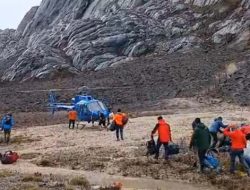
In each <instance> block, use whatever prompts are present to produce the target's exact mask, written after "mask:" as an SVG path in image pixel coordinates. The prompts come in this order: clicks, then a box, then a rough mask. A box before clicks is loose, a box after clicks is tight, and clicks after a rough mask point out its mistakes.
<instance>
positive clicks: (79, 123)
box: [76, 121, 86, 130]
mask: <svg viewBox="0 0 250 190" xmlns="http://www.w3.org/2000/svg"><path fill="white" fill-rule="evenodd" d="M80 125H81V126H82V127H81V128H80V130H82V129H83V128H85V127H86V124H85V123H83V122H81V121H79V122H77V123H76V128H77V129H79V126H80Z"/></svg>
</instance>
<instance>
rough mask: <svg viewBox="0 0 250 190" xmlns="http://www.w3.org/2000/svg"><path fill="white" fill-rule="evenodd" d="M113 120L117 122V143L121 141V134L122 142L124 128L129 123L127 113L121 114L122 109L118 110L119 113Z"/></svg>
mask: <svg viewBox="0 0 250 190" xmlns="http://www.w3.org/2000/svg"><path fill="white" fill-rule="evenodd" d="M113 120H114V122H115V127H116V138H117V141H119V140H120V137H119V134H120V136H121V140H123V129H124V126H125V125H126V123H127V116H126V114H125V113H122V112H121V109H118V110H117V113H116V114H115V115H114V118H113Z"/></svg>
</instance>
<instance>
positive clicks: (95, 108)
mask: <svg viewBox="0 0 250 190" xmlns="http://www.w3.org/2000/svg"><path fill="white" fill-rule="evenodd" d="M88 108H89V111H91V112H98V111H101V110H103V109H102V108H101V107H100V105H99V104H98V102H91V103H90V104H88Z"/></svg>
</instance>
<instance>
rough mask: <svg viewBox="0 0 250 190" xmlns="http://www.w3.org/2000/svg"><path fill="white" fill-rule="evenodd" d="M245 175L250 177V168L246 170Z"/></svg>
mask: <svg viewBox="0 0 250 190" xmlns="http://www.w3.org/2000/svg"><path fill="white" fill-rule="evenodd" d="M247 176H248V177H250V169H249V170H248V171H247Z"/></svg>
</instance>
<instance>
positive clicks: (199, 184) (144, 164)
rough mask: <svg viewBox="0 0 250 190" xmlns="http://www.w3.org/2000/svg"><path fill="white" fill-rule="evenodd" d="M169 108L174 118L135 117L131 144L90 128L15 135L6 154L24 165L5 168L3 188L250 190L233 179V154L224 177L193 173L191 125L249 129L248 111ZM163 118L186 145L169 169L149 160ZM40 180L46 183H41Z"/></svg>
mask: <svg viewBox="0 0 250 190" xmlns="http://www.w3.org/2000/svg"><path fill="white" fill-rule="evenodd" d="M163 104H164V103H163V102H162V104H161V105H163ZM165 106H167V107H168V108H169V109H171V108H172V109H171V111H172V113H168V112H167V111H168V110H160V109H159V110H158V111H155V112H152V111H151V112H150V111H148V112H143V113H140V114H141V115H140V117H136V116H137V115H136V113H133V114H134V118H132V119H131V120H130V121H129V123H128V125H127V126H126V129H125V140H124V141H120V142H117V141H116V140H115V134H114V133H113V132H110V131H107V130H106V129H99V128H98V127H97V126H96V127H91V126H90V125H87V127H85V128H83V129H75V130H69V129H68V127H67V124H66V123H65V124H59V125H52V126H40V127H39V126H38V127H29V128H17V129H15V130H14V131H13V137H12V142H11V144H10V145H8V146H6V145H5V144H3V143H1V146H0V148H1V152H3V151H4V150H9V149H11V150H15V151H17V152H18V153H19V154H20V155H21V159H20V160H19V161H18V162H17V163H15V164H13V165H10V166H4V165H1V166H0V169H1V171H8V172H10V173H11V174H9V176H8V175H7V176H4V175H3V177H2V178H3V180H1V182H0V183H1V184H2V185H4V187H5V189H11V190H12V189H13V187H14V186H15V187H19V186H20V184H21V185H27V184H28V185H33V186H35V187H33V189H60V188H61V189H67V188H68V187H69V186H70V188H71V189H81V188H82V189H84V188H85V187H83V186H81V187H79V186H74V185H70V180H72V178H75V177H79V176H81V177H83V176H85V177H86V178H87V179H88V181H89V183H90V184H91V185H103V186H106V185H109V184H112V183H113V182H115V181H121V182H122V183H123V184H124V189H181V188H184V187H185V188H186V189H204V190H205V189H218V188H220V189H249V187H250V183H249V178H248V177H247V176H246V175H245V173H244V172H243V171H240V172H238V173H237V174H236V175H235V176H232V175H230V174H229V172H228V170H229V156H228V154H225V153H221V154H220V158H221V161H222V164H223V172H222V173H221V175H216V173H215V172H213V171H207V172H206V174H202V175H201V174H199V173H198V172H197V168H194V167H193V162H194V160H195V156H194V154H193V153H191V152H190V151H189V150H188V143H189V140H190V136H191V133H192V130H191V123H192V121H193V119H194V118H195V117H201V118H202V120H203V121H204V123H205V124H207V125H209V124H210V123H211V121H212V120H213V118H214V117H216V116H219V115H222V116H223V117H224V118H225V123H229V122H238V123H242V122H245V123H248V122H250V111H249V109H248V108H244V109H242V108H240V107H238V106H234V105H229V104H223V105H222V106H220V107H210V108H209V109H208V108H207V106H206V105H204V104H201V103H198V102H196V101H194V100H192V99H191V100H189V99H173V100H171V101H170V100H169V101H167V100H166V101H165ZM159 113H165V114H164V118H166V120H167V121H168V122H169V123H170V125H171V128H172V134H173V135H172V136H173V140H174V142H177V143H178V144H180V145H181V153H180V154H179V155H175V156H172V157H171V160H170V162H169V163H165V162H163V160H162V159H160V160H159V161H156V160H154V159H153V158H151V157H147V156H145V154H146V148H145V142H146V141H147V140H149V137H150V132H151V130H152V128H153V126H154V124H155V122H156V116H152V115H157V114H159ZM146 115H151V116H146ZM8 172H7V173H8ZM12 172H14V174H12ZM37 174H39V175H40V177H39V176H38V177H39V178H42V179H37V180H36V177H37V176H36V175H37ZM12 175H13V176H14V177H13V176H12ZM27 175H31V176H32V177H30V176H29V177H30V178H32V179H29V180H27V182H26V181H24V180H23V178H25V176H27ZM0 176H1V175H0ZM15 176H16V177H15ZM34 176H35V177H34ZM41 176H42V177H41ZM33 177H34V178H35V179H33ZM34 181H35V182H34ZM42 184H43V186H42ZM51 184H52V186H51ZM53 184H54V185H55V186H54V187H53ZM2 185H1V186H2ZM56 185H59V186H60V187H57V186H56ZM5 189H3V190H5ZM17 189H18V188H17ZM24 189H25V188H24ZM27 189H28V188H27ZM31 189H32V188H31Z"/></svg>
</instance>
